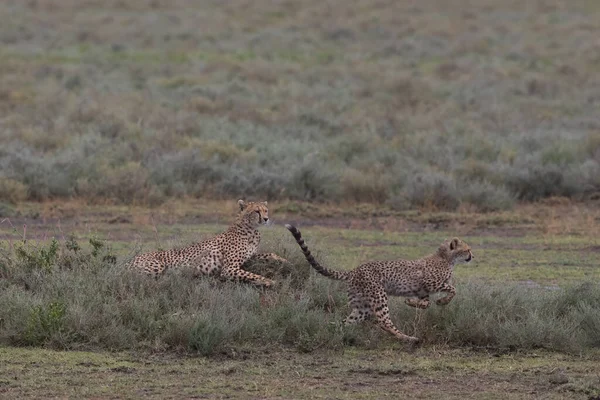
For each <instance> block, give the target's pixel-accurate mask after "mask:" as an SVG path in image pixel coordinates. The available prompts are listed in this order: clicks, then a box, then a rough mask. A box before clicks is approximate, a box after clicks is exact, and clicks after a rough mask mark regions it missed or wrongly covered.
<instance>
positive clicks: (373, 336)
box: [0, 239, 600, 355]
mask: <svg viewBox="0 0 600 400" xmlns="http://www.w3.org/2000/svg"><path fill="white" fill-rule="evenodd" d="M74 243H76V242H75V241H74V240H72V239H71V240H69V244H68V245H66V244H65V245H64V246H61V247H60V252H59V256H58V257H56V258H53V259H52V260H53V262H52V264H51V265H50V266H49V267H47V266H44V265H40V266H39V267H38V268H32V267H31V265H29V264H28V262H27V260H26V259H23V258H20V257H16V255H15V254H12V253H10V252H9V251H8V250H5V253H6V252H8V254H7V260H8V264H7V265H6V266H5V268H4V272H3V276H2V279H1V280H0V303H1V304H2V307H0V343H2V344H6V345H35V346H50V347H56V348H65V349H78V348H87V349H109V350H124V349H136V350H150V351H186V352H197V353H200V354H203V355H211V354H214V353H215V352H219V351H223V350H227V349H229V348H235V347H248V346H255V347H263V346H272V345H275V346H291V347H294V348H296V349H298V350H299V351H303V352H310V351H314V350H315V349H322V348H325V349H339V348H342V347H344V346H366V347H376V346H379V345H381V343H382V342H384V343H392V342H393V340H394V339H393V338H391V337H390V336H389V335H388V334H386V333H384V332H380V331H379V330H378V329H377V328H375V327H374V326H373V325H371V324H369V323H365V324H361V325H359V326H351V327H344V326H342V325H341V321H342V319H343V318H344V317H345V316H346V314H347V313H348V311H349V310H348V306H347V304H346V302H347V297H346V294H345V293H346V292H345V286H344V284H343V283H340V282H336V281H331V280H328V279H326V278H323V277H321V276H318V275H316V274H315V273H313V272H310V273H308V274H307V276H305V277H303V279H296V281H294V276H293V274H292V276H291V277H290V276H288V278H282V279H280V284H279V286H278V287H276V288H275V289H273V290H268V291H261V290H258V289H256V288H253V287H249V286H247V285H241V284H235V283H232V282H220V281H218V280H216V279H213V278H201V279H193V278H192V277H191V274H188V273H186V272H185V271H181V272H177V271H172V272H171V273H168V274H166V275H165V276H163V277H161V278H159V279H152V278H148V277H145V276H142V275H139V274H137V273H135V272H132V271H127V270H125V269H124V268H123V266H122V265H120V263H118V264H117V265H115V264H114V263H113V262H112V261H111V260H112V257H113V255H112V253H111V251H110V248H109V247H108V246H99V245H98V242H96V244H95V245H94V243H92V244H91V245H85V246H83V245H78V246H75V245H74ZM286 246H287V245H286ZM286 246H283V245H280V248H278V249H277V250H278V251H281V250H282V249H284V250H285V248H287V247H286ZM290 246H291V244H290ZM42 250H43V249H37V250H36V251H37V252H38V253H37V254H41V253H42ZM49 252H51V251H50V250H49V248H45V250H44V251H43V253H44V254H48V253H49ZM283 253H285V251H284V252H283ZM295 253H296V255H290V254H289V253H288V254H284V255H286V256H288V257H290V259H291V260H292V263H293V264H294V266H295V267H296V268H298V269H299V270H303V271H309V269H308V267H307V265H306V263H305V262H304V260H303V259H302V258H301V254H298V253H299V252H295ZM302 274H303V273H302ZM457 290H458V294H457V296H456V297H455V299H454V300H453V301H452V303H451V304H450V305H448V306H447V307H436V306H432V307H430V308H429V309H427V310H416V309H414V308H410V307H407V306H405V305H404V304H403V303H402V302H401V300H399V299H395V298H393V299H392V304H391V310H392V319H393V320H394V321H395V322H396V324H397V325H398V327H399V328H400V329H402V330H403V331H405V332H407V333H409V334H412V335H417V336H419V337H421V338H422V339H423V341H424V343H425V345H427V344H436V343H440V344H447V345H450V346H468V347H471V346H475V347H483V348H494V349H507V350H511V349H512V350H516V349H533V348H545V349H550V350H559V351H568V352H580V351H585V350H586V349H589V348H594V347H598V346H600V341H599V340H598V338H599V337H600V324H599V323H598V321H600V318H599V317H600V287H599V285H597V284H591V283H584V284H580V285H574V286H571V287H565V288H560V289H553V290H551V289H545V288H528V287H524V286H521V285H519V284H517V283H507V284H504V285H500V284H488V283H485V282H481V281H469V282H463V283H460V284H458V286H457Z"/></svg>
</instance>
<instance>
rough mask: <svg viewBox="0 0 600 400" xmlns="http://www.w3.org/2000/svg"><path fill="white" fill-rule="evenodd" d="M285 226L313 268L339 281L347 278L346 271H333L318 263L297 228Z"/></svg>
mask: <svg viewBox="0 0 600 400" xmlns="http://www.w3.org/2000/svg"><path fill="white" fill-rule="evenodd" d="M285 227H286V228H287V229H288V231H290V232H292V235H294V239H296V243H298V246H300V249H302V253H304V257H306V261H308V263H309V264H310V265H311V266H312V267H313V268H314V269H315V270H317V272H318V273H320V274H321V275H324V276H326V277H328V278H331V279H336V280H339V281H345V280H347V279H348V272H342V271H335V270H332V269H328V268H325V267H324V266H322V265H321V264H319V262H318V261H317V260H315V258H314V257H313V255H312V254H311V253H310V250H309V249H308V246H306V243H304V239H302V234H301V233H300V231H299V230H298V228H296V227H295V226H293V225H289V224H286V225H285Z"/></svg>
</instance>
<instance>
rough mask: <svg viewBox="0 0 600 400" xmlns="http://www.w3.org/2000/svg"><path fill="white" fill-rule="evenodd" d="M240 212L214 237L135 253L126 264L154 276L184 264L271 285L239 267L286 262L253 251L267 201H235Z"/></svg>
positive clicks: (266, 218) (266, 212) (265, 220)
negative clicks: (268, 262) (249, 263)
mask: <svg viewBox="0 0 600 400" xmlns="http://www.w3.org/2000/svg"><path fill="white" fill-rule="evenodd" d="M238 204H239V206H240V213H239V215H238V217H237V220H236V222H235V223H234V224H233V225H231V226H230V227H229V229H227V230H226V231H225V232H223V233H221V234H219V235H217V236H215V237H214V238H211V239H207V240H204V241H202V242H199V243H195V244H192V245H191V246H187V247H183V248H178V249H171V250H165V251H155V252H151V253H145V254H140V255H138V256H136V257H135V258H134V259H133V260H131V262H130V263H129V266H130V267H131V268H134V269H139V270H141V271H144V272H146V273H147V274H149V275H154V276H158V275H160V274H162V273H164V272H165V271H166V270H167V269H168V268H176V267H188V268H194V269H195V270H196V271H197V272H199V273H201V274H205V275H219V276H220V277H221V278H224V279H228V280H234V281H240V282H248V283H252V284H254V285H258V286H266V287H269V286H272V285H273V284H274V283H275V282H274V281H272V280H270V279H267V278H265V277H263V276H261V275H257V274H253V273H252V272H248V271H245V270H243V269H242V265H244V264H245V263H246V262H252V261H258V260H277V261H280V262H287V260H285V259H284V258H281V257H279V256H277V255H275V254H273V253H257V252H256V251H257V250H258V245H259V243H260V232H259V231H258V227H259V226H260V225H267V224H268V223H269V209H268V208H267V202H266V201H264V202H247V203H246V202H245V201H243V200H239V201H238Z"/></svg>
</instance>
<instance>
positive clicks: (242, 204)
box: [238, 199, 246, 211]
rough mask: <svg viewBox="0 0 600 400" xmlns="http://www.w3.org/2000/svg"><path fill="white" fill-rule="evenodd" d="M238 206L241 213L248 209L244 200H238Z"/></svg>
mask: <svg viewBox="0 0 600 400" xmlns="http://www.w3.org/2000/svg"><path fill="white" fill-rule="evenodd" d="M238 205H239V206H240V211H244V208H246V202H245V201H244V200H242V199H239V200H238Z"/></svg>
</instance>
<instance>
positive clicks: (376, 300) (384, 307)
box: [370, 288, 419, 343]
mask: <svg viewBox="0 0 600 400" xmlns="http://www.w3.org/2000/svg"><path fill="white" fill-rule="evenodd" d="M370 303H371V308H372V309H373V312H374V314H375V318H376V323H377V325H379V327H380V328H381V329H383V330H384V331H387V332H389V333H391V334H392V335H394V336H395V337H396V338H398V339H400V340H402V341H406V342H412V343H416V342H418V341H419V339H418V338H416V337H414V336H409V335H406V334H404V333H402V332H400V331H399V330H398V328H396V326H395V325H394V323H393V322H392V320H391V318H390V308H389V306H388V297H387V294H386V293H385V291H384V290H383V288H379V289H377V291H376V292H375V293H374V295H373V297H372V298H371V301H370Z"/></svg>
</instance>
